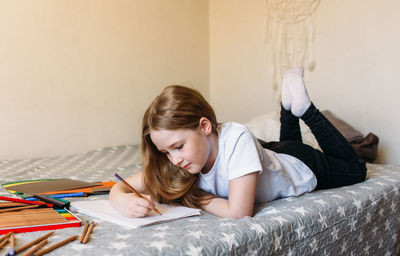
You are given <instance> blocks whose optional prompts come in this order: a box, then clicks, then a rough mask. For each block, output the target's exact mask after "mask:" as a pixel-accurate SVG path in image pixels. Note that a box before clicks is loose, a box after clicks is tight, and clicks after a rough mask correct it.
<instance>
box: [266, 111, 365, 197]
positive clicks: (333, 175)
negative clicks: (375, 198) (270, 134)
mask: <svg viewBox="0 0 400 256" xmlns="http://www.w3.org/2000/svg"><path fill="white" fill-rule="evenodd" d="M301 119H302V120H303V121H304V122H305V123H306V124H307V125H308V127H310V129H311V132H312V133H313V134H314V136H315V138H316V139H317V141H318V144H319V146H320V147H321V149H322V151H323V152H321V151H319V150H317V149H314V148H313V147H311V146H309V145H306V144H304V143H303V142H302V139H301V131H300V125H299V118H298V117H296V116H294V115H293V114H292V113H291V112H290V111H287V110H285V109H284V108H283V107H282V109H281V130H280V139H279V140H280V141H279V142H264V141H260V143H261V145H262V146H263V147H264V148H267V149H270V150H272V151H274V152H276V153H284V154H288V155H291V156H294V157H296V158H298V159H299V160H301V161H302V162H303V163H305V164H306V165H307V166H308V167H309V168H310V169H311V170H312V171H313V172H314V174H315V176H316V177H317V187H316V189H327V188H336V187H341V186H346V185H352V184H355V183H358V182H361V181H364V180H365V175H366V172H367V168H366V167H365V162H364V161H363V160H361V159H360V157H359V156H358V155H357V153H356V152H355V151H354V149H353V148H352V147H351V146H350V144H349V143H348V142H347V140H346V139H345V138H344V137H343V135H342V134H341V133H340V132H339V131H338V130H337V129H336V128H335V127H334V126H333V125H332V124H331V123H330V122H329V120H328V119H326V117H325V116H324V115H323V114H321V112H319V110H318V109H317V108H316V107H315V106H314V104H311V106H310V107H309V108H308V109H307V111H306V112H305V113H304V115H303V116H302V117H301Z"/></svg>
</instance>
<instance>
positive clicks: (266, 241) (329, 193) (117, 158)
mask: <svg viewBox="0 0 400 256" xmlns="http://www.w3.org/2000/svg"><path fill="white" fill-rule="evenodd" d="M139 152H140V149H139V146H138V145H121V146H116V147H105V148H101V149H98V150H93V151H90V152H86V153H80V154H74V155H69V156H58V157H42V158H34V159H22V160H13V161H0V183H6V182H12V181H16V180H27V179H39V178H66V177H68V178H73V179H82V180H87V181H106V180H115V179H114V178H113V172H114V171H115V170H118V173H119V174H120V175H121V176H124V177H127V176H130V175H132V174H133V173H135V172H138V171H139V170H140V154H139ZM367 167H368V174H367V179H366V181H365V182H362V183H360V184H356V185H352V186H347V187H342V188H337V189H330V190H322V191H314V192H312V193H308V194H305V195H303V196H300V197H295V198H284V199H279V200H276V201H273V202H270V203H264V204H258V205H256V208H255V215H254V217H245V218H242V219H228V218H219V217H215V216H212V215H210V214H207V213H202V214H201V215H200V216H194V217H190V218H186V219H181V220H177V221H173V222H169V223H163V224H157V225H153V226H148V227H144V228H140V229H127V228H121V227H120V226H117V225H115V224H112V223H109V222H105V221H101V220H96V219H94V221H95V222H96V227H95V230H94V233H93V235H92V238H91V240H90V242H89V243H88V244H85V245H82V244H79V243H78V242H73V243H70V244H68V245H66V246H64V247H62V248H59V249H57V250H55V251H53V252H52V253H51V255H112V256H116V255H335V256H336V255H399V251H400V167H398V166H393V165H381V164H368V165H367ZM0 195H3V196H9V195H10V194H9V193H8V192H7V191H6V190H4V189H2V190H1V191H0ZM105 198H107V195H96V196H90V197H87V198H73V199H71V201H77V200H98V199H105ZM77 216H78V217H80V218H81V219H82V220H84V221H85V220H93V219H92V218H88V217H86V216H84V215H80V214H77ZM45 232H46V231H40V232H33V233H29V234H28V233H25V234H20V235H19V234H18V235H17V239H18V240H17V246H18V245H19V244H23V243H25V242H28V241H31V240H33V238H36V237H39V236H41V235H43V234H44V233H45ZM80 232H81V228H67V229H62V230H57V231H56V237H55V238H52V239H53V241H59V240H61V239H63V238H67V237H69V236H72V235H77V234H80ZM50 241H52V240H51V239H50ZM3 252H4V249H3V251H1V253H3Z"/></svg>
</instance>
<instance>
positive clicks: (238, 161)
mask: <svg viewBox="0 0 400 256" xmlns="http://www.w3.org/2000/svg"><path fill="white" fill-rule="evenodd" d="M256 143H258V142H257V139H256V138H255V137H254V136H253V135H252V134H251V133H250V132H249V131H243V132H242V133H241V134H240V136H239V137H238V139H237V141H236V143H235V144H234V147H233V150H232V152H231V154H230V156H229V158H228V159H229V160H228V165H227V168H228V179H229V180H232V179H235V178H239V177H241V176H244V175H246V174H249V173H252V172H259V171H262V164H261V159H262V155H261V152H260V148H259V147H257V144H256ZM261 150H262V149H261Z"/></svg>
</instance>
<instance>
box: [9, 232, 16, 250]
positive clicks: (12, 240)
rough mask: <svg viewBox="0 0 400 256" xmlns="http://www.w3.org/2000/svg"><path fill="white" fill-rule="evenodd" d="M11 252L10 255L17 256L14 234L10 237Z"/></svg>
mask: <svg viewBox="0 0 400 256" xmlns="http://www.w3.org/2000/svg"><path fill="white" fill-rule="evenodd" d="M9 240H10V251H9V252H8V255H10V256H14V255H15V235H14V233H12V234H11V235H10V238H9Z"/></svg>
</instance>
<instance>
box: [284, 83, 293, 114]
mask: <svg viewBox="0 0 400 256" xmlns="http://www.w3.org/2000/svg"><path fill="white" fill-rule="evenodd" d="M292 101H293V100H292V95H291V94H290V91H289V88H288V85H287V82H286V79H285V77H283V79H282V106H283V108H284V109H285V110H288V111H290V109H291V107H292Z"/></svg>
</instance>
